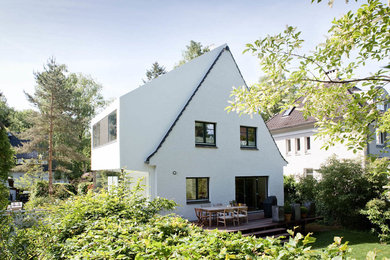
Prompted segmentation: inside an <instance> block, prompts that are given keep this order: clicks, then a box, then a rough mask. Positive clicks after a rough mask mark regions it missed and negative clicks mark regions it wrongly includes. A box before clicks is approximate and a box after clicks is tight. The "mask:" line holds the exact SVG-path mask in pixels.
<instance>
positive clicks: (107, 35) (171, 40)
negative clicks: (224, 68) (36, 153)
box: [0, 0, 362, 110]
mask: <svg viewBox="0 0 390 260" xmlns="http://www.w3.org/2000/svg"><path fill="white" fill-rule="evenodd" d="M361 2H362V1H361ZM361 2H359V3H356V2H355V1H349V3H348V4H346V3H345V1H344V0H336V1H335V4H334V6H333V7H332V8H330V7H328V5H327V0H324V1H323V2H322V3H320V4H317V3H315V4H311V0H294V1H293V0H256V1H255V0H240V1H233V0H221V1H219V0H215V1H213V0H208V1H205V0H197V1H195V0H194V1H190V0H176V1H175V0H164V1H161V0H143V1H141V0H139V1H131V0H127V1H125V0H111V1H109V0H105V1H103V0H55V1H53V0H40V1H38V0H36V1H32V0H24V1H22V0H7V1H6V0H0V92H3V94H4V96H5V97H6V98H7V101H8V105H9V106H11V107H14V108H16V109H18V110H21V109H28V108H32V107H31V105H30V104H29V103H28V101H27V99H26V97H25V94H24V91H25V92H27V93H31V94H32V93H34V89H35V86H36V83H35V80H34V72H39V71H42V70H43V66H44V64H45V63H46V62H47V60H48V59H49V58H50V57H55V59H56V61H57V63H60V64H66V65H67V67H68V71H69V72H76V73H83V74H84V75H89V76H91V77H92V78H93V79H94V80H95V81H96V82H98V83H100V84H101V85H102V86H103V90H102V93H103V95H104V97H105V98H107V99H111V98H116V97H119V96H121V95H123V94H125V93H127V92H129V91H131V90H133V89H135V88H137V87H138V86H140V85H142V84H143V83H142V82H143V81H142V79H145V78H146V76H145V73H146V70H147V69H149V68H150V67H151V65H152V63H154V62H155V61H157V62H159V63H160V64H161V65H163V66H165V68H166V69H167V70H168V71H169V70H171V69H173V67H174V65H176V64H177V63H178V61H179V60H180V59H181V58H182V51H183V50H184V49H185V46H186V45H188V44H189V42H190V41H191V40H194V41H197V42H201V43H202V44H203V45H204V46H211V47H213V46H214V47H218V46H220V45H222V44H224V43H227V44H228V45H229V47H230V50H231V52H232V54H233V56H234V58H235V60H236V62H237V64H238V66H239V68H240V70H241V72H242V74H243V77H244V79H245V80H246V82H247V83H248V84H249V85H250V84H252V83H255V82H256V81H257V80H258V79H259V77H260V76H261V75H262V72H261V69H260V66H259V65H258V61H257V59H256V57H253V56H251V55H250V54H242V52H243V50H244V49H245V44H247V43H252V42H254V41H255V40H257V39H259V38H260V37H265V36H267V35H268V34H270V35H272V34H276V33H280V32H282V31H283V30H284V29H285V28H286V25H292V26H296V27H298V30H300V31H302V36H303V38H304V40H305V45H304V49H303V50H302V51H306V52H309V51H310V50H311V49H313V48H314V46H316V45H317V44H319V43H321V42H323V41H324V40H325V37H326V34H327V31H328V29H329V28H330V26H331V21H332V20H333V19H334V17H340V16H341V15H343V14H344V13H346V12H347V11H348V10H356V9H357V8H358V6H359V5H360V4H361Z"/></svg>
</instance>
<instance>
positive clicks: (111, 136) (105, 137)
mask: <svg viewBox="0 0 390 260" xmlns="http://www.w3.org/2000/svg"><path fill="white" fill-rule="evenodd" d="M116 138H117V114H116V110H115V111H114V112H112V113H110V114H109V115H108V116H106V117H104V118H103V119H102V120H100V121H99V122H97V123H96V124H94V125H93V127H92V144H93V147H98V146H100V145H104V144H106V143H109V142H112V141H115V140H116Z"/></svg>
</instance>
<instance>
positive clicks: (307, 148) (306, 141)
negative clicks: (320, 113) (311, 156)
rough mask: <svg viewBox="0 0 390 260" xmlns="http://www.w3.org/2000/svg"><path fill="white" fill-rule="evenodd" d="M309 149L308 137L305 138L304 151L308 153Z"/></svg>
mask: <svg viewBox="0 0 390 260" xmlns="http://www.w3.org/2000/svg"><path fill="white" fill-rule="evenodd" d="M310 149H311V143H310V136H306V137H305V151H306V152H309V151H310Z"/></svg>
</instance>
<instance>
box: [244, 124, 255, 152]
mask: <svg viewBox="0 0 390 260" xmlns="http://www.w3.org/2000/svg"><path fill="white" fill-rule="evenodd" d="M241 128H245V141H246V145H242V144H241ZM249 129H254V130H255V144H254V145H249ZM240 147H241V148H251V149H256V148H257V127H253V126H243V125H242V126H240Z"/></svg>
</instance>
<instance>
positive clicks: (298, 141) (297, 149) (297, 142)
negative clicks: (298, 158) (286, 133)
mask: <svg viewBox="0 0 390 260" xmlns="http://www.w3.org/2000/svg"><path fill="white" fill-rule="evenodd" d="M300 151H301V139H300V138H295V152H297V153H299V152H300Z"/></svg>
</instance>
